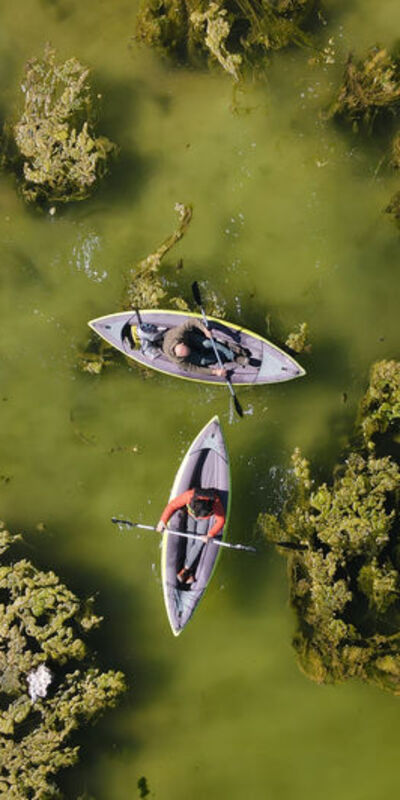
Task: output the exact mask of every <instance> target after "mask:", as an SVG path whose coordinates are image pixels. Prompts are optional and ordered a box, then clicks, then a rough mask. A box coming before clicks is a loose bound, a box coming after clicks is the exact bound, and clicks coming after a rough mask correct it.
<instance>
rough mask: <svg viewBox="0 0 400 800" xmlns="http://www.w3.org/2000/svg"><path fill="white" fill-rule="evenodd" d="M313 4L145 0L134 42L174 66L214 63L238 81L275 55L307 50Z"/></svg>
mask: <svg viewBox="0 0 400 800" xmlns="http://www.w3.org/2000/svg"><path fill="white" fill-rule="evenodd" d="M315 6H316V0H218V2H215V1H214V0H211V1H210V0H166V1H165V2H161V0H145V2H144V3H143V5H142V7H141V9H140V11H139V14H138V18H137V26H136V39H137V41H139V42H142V43H144V44H147V45H150V46H151V47H154V48H155V49H156V50H157V51H158V52H160V53H161V54H162V55H165V56H168V57H170V58H172V59H173V60H174V61H176V62H178V63H190V64H199V65H201V64H204V63H209V64H212V63H218V64H219V65H220V66H221V67H222V69H223V70H225V71H226V72H227V73H229V74H230V75H231V76H232V77H233V79H234V80H235V81H238V80H239V78H240V77H241V74H242V73H243V71H244V70H245V69H246V67H250V68H254V67H256V66H257V65H258V64H260V63H261V62H262V61H263V60H265V58H266V56H267V55H268V54H269V53H270V52H272V51H273V50H279V49H281V48H282V47H286V46H287V45H289V44H298V45H303V46H310V44H311V40H310V37H309V36H308V35H307V34H306V33H305V32H304V29H303V28H304V25H305V24H306V23H307V21H308V19H309V17H310V14H311V12H312V11H313V10H314V8H315Z"/></svg>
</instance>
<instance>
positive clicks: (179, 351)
mask: <svg viewBox="0 0 400 800" xmlns="http://www.w3.org/2000/svg"><path fill="white" fill-rule="evenodd" d="M174 353H175V355H176V356H178V358H188V357H189V356H190V347H188V346H187V344H184V342H179V344H176V345H175V347H174Z"/></svg>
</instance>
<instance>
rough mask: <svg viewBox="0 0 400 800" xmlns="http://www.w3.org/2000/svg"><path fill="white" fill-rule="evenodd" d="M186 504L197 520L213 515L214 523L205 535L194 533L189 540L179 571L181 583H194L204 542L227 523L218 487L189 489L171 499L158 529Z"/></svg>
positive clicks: (162, 527) (160, 529)
mask: <svg viewBox="0 0 400 800" xmlns="http://www.w3.org/2000/svg"><path fill="white" fill-rule="evenodd" d="M184 506H186V510H187V513H188V514H189V515H190V516H191V517H192V518H193V519H194V520H196V521H200V520H205V519H210V518H211V517H213V525H212V527H211V528H210V530H209V531H208V532H207V534H206V535H205V536H199V535H198V534H197V537H196V534H195V533H194V536H193V540H189V541H188V545H187V548H186V558H185V565H184V567H183V568H182V569H181V570H180V571H179V572H178V573H177V578H178V581H179V582H180V583H193V581H194V579H195V571H196V566H197V563H198V560H199V557H200V553H201V550H202V547H203V544H204V543H207V542H208V541H209V540H210V539H212V538H213V537H214V536H217V534H218V533H220V531H222V529H223V527H224V524H225V509H224V506H223V504H222V501H221V498H220V496H219V494H218V491H217V490H216V489H202V488H194V489H188V490H187V491H186V492H183V493H182V494H180V495H178V496H177V497H174V498H173V499H172V500H170V502H169V503H168V505H167V506H166V507H165V508H164V511H163V513H162V514H161V517H160V521H159V523H158V525H157V530H158V531H160V532H161V531H163V530H164V528H165V527H166V525H167V522H168V520H169V519H170V517H171V516H172V514H173V513H174V512H175V511H178V510H179V509H180V508H183V507H184ZM195 537H196V538H195Z"/></svg>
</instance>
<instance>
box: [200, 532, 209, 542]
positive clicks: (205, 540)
mask: <svg viewBox="0 0 400 800" xmlns="http://www.w3.org/2000/svg"><path fill="white" fill-rule="evenodd" d="M200 538H201V541H202V542H204V544H207V542H209V541H210V539H211V536H209V535H208V533H206V535H205V536H201V537H200Z"/></svg>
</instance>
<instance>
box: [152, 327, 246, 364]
mask: <svg viewBox="0 0 400 800" xmlns="http://www.w3.org/2000/svg"><path fill="white" fill-rule="evenodd" d="M214 343H215V346H216V348H217V350H218V354H219V356H220V359H221V362H222V363H223V364H224V366H223V367H220V366H219V364H218V360H217V357H216V355H215V352H214V347H213V343H212V341H211V333H210V331H209V329H208V328H207V327H206V326H205V325H204V324H203V323H202V322H200V320H198V319H196V318H195V317H192V318H190V319H188V320H187V321H186V322H184V323H182V325H177V326H175V327H174V328H170V329H169V330H168V331H167V333H166V334H165V336H164V339H163V343H162V349H163V352H164V355H166V356H167V358H169V359H170V361H174V362H175V363H176V364H179V365H180V366H181V367H182V368H183V369H184V370H188V371H190V372H195V373H200V374H203V375H204V374H208V375H210V374H211V375H217V376H219V377H223V378H225V377H226V374H227V369H226V367H225V364H226V366H227V367H228V366H229V365H232V366H234V365H235V364H239V365H242V366H245V365H246V364H248V362H249V358H248V355H247V352H246V351H244V350H243V348H241V347H239V346H238V345H231V344H230V345H229V346H228V345H226V344H223V343H222V342H220V341H218V340H217V339H214Z"/></svg>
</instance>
